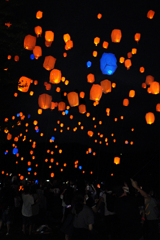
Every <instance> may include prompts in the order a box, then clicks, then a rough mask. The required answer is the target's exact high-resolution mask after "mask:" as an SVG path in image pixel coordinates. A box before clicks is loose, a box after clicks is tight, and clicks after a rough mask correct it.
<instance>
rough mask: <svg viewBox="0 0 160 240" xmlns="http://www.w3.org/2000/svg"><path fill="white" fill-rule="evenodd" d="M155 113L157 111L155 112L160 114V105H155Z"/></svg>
mask: <svg viewBox="0 0 160 240" xmlns="http://www.w3.org/2000/svg"><path fill="white" fill-rule="evenodd" d="M156 111H157V112H160V103H157V105H156Z"/></svg>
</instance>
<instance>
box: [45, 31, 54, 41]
mask: <svg viewBox="0 0 160 240" xmlns="http://www.w3.org/2000/svg"><path fill="white" fill-rule="evenodd" d="M45 40H46V41H47V42H53V41H54V32H52V31H45Z"/></svg>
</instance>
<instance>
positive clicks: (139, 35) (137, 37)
mask: <svg viewBox="0 0 160 240" xmlns="http://www.w3.org/2000/svg"><path fill="white" fill-rule="evenodd" d="M140 38H141V34H140V33H136V34H135V35H134V40H135V41H136V42H139V40H140Z"/></svg>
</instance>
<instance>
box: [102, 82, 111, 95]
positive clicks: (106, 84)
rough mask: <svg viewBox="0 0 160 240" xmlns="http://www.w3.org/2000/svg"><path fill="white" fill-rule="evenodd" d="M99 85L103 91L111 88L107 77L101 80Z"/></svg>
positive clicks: (109, 90) (106, 91)
mask: <svg viewBox="0 0 160 240" xmlns="http://www.w3.org/2000/svg"><path fill="white" fill-rule="evenodd" d="M101 87H102V92H103V93H109V92H111V90H112V86H111V81H109V80H107V79H106V80H103V81H101Z"/></svg>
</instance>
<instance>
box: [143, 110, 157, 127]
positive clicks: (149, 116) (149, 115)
mask: <svg viewBox="0 0 160 240" xmlns="http://www.w3.org/2000/svg"><path fill="white" fill-rule="evenodd" d="M145 119H146V123H147V124H150V125H151V124H152V123H154V121H155V116H154V113H152V112H148V113H146V115H145Z"/></svg>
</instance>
